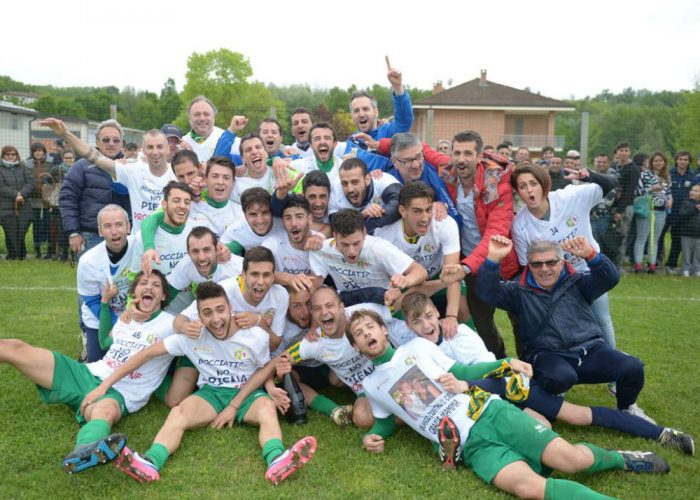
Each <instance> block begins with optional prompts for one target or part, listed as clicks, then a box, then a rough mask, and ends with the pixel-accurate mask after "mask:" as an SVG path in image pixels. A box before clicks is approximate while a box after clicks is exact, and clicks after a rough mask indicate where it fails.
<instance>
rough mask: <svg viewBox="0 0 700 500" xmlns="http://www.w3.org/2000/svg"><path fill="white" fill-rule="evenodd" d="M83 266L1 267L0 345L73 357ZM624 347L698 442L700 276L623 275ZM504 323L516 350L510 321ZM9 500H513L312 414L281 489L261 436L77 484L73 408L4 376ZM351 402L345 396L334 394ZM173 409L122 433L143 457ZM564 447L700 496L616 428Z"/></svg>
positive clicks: (225, 435)
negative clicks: (640, 468)
mask: <svg viewBox="0 0 700 500" xmlns="http://www.w3.org/2000/svg"><path fill="white" fill-rule="evenodd" d="M74 287H75V270H73V269H71V268H70V267H69V266H68V265H67V264H58V263H54V262H44V261H41V262H36V261H28V262H21V263H19V262H5V261H0V337H1V338H20V339H23V340H25V341H27V342H30V343H32V344H34V345H38V346H43V347H46V348H49V349H56V350H59V351H61V352H63V353H66V354H69V355H71V356H73V355H75V354H76V353H77V350H78V341H77V339H78V333H77V332H78V329H77V318H76V312H77V306H76V292H75V290H74ZM610 302H611V308H612V314H613V319H614V321H615V328H616V334H617V340H618V344H619V347H620V348H621V349H623V350H625V351H627V352H630V353H633V354H635V355H637V356H638V357H640V358H641V359H642V360H643V361H644V362H645V364H646V387H645V389H644V391H643V392H642V394H641V397H640V400H639V403H640V405H641V406H642V407H643V408H644V409H645V410H646V411H647V412H648V413H649V414H650V415H651V416H653V417H654V418H655V419H656V420H657V421H658V422H659V423H660V424H662V425H668V426H672V427H676V428H680V429H683V430H685V431H687V432H690V433H692V434H694V435H695V436H696V437H700V418H698V412H697V408H698V404H697V402H694V401H695V400H694V399H693V398H694V397H696V396H697V395H698V394H699V393H700V382H699V378H698V369H697V365H698V360H699V359H700V358H699V356H698V354H697V340H698V339H699V338H700V327H699V326H698V325H699V321H698V319H700V280H697V279H687V278H685V279H684V278H680V277H666V276H625V277H623V279H622V282H621V283H620V284H619V285H618V286H617V287H616V288H615V289H614V290H613V291H612V292H611V300H610ZM497 319H498V323H499V326H500V328H501V331H502V332H503V333H504V337H505V338H506V341H507V343H508V347H509V349H510V351H511V352H512V351H513V348H512V345H513V343H512V335H511V334H510V330H509V323H508V320H507V318H506V317H505V315H503V314H501V313H499V314H498V317H497ZM0 387H1V388H2V391H1V392H2V393H1V394H0V429H1V431H0V432H1V434H0V435H1V436H2V437H1V438H0V498H39V497H50V498H69V497H71V498H87V497H93V498H94V497H103V498H118V497H121V498H129V497H141V496H146V495H148V496H149V497H153V498H175V497H182V498H192V497H203V496H206V497H212V498H220V497H231V496H234V495H237V496H240V497H242V498H302V497H304V496H310V497H318V498H360V497H363V498H419V497H432V498H456V497H461V498H464V497H467V498H505V497H506V496H505V495H502V494H500V493H498V492H497V491H496V490H495V489H494V488H491V487H488V486H486V485H484V484H483V483H482V482H481V481H480V480H478V479H477V478H476V477H475V476H474V475H473V474H472V473H471V472H469V471H468V470H466V469H463V468H462V469H460V470H459V471H458V472H456V473H445V472H443V471H442V470H441V469H440V467H439V465H438V461H437V458H436V457H435V456H434V455H433V452H432V450H431V447H430V446H429V444H428V443H427V442H426V441H425V440H423V439H422V438H420V437H419V436H418V435H417V434H415V433H414V432H413V431H412V430H410V429H406V428H405V429H401V430H400V431H399V432H398V433H397V434H396V435H395V436H394V437H393V438H391V439H390V440H389V442H388V443H387V448H386V451H385V453H384V454H382V455H370V454H369V453H366V452H365V451H363V450H362V449H361V444H360V441H361V437H362V434H363V433H362V431H360V430H358V429H355V428H344V429H340V428H337V427H335V426H334V425H333V424H332V423H331V422H330V420H329V419H328V418H326V417H323V416H321V415H319V414H315V413H311V414H310V422H309V424H307V425H306V426H299V427H296V426H294V427H293V426H289V425H287V424H286V423H284V424H283V433H284V436H285V444H287V445H290V444H291V443H293V442H294V441H295V440H296V439H298V438H300V437H302V436H304V435H307V434H313V435H315V436H316V438H317V439H318V443H319V445H318V450H317V452H316V456H315V457H314V460H313V461H312V462H311V464H310V465H309V466H308V467H306V468H304V469H303V470H301V471H300V473H299V474H298V475H297V477H296V478H294V479H293V480H291V481H288V482H286V483H284V484H282V485H280V486H278V487H273V486H271V485H270V484H268V483H267V482H266V481H265V480H264V478H263V474H264V470H265V467H264V462H263V461H262V459H261V457H260V451H259V447H258V443H257V429H254V428H250V427H235V428H234V429H232V430H224V431H214V430H210V429H201V430H197V431H192V432H190V433H188V434H186V435H185V438H184V440H183V443H182V446H181V448H180V449H179V450H178V451H177V453H176V454H175V455H174V456H173V457H171V459H170V460H169V461H168V463H167V465H166V467H165V469H164V470H163V471H162V476H161V481H160V482H158V483H155V484H151V485H140V484H138V483H136V482H134V481H133V480H131V479H130V478H128V477H126V476H124V475H122V474H121V473H119V472H118V471H116V470H115V469H114V468H113V467H111V466H105V467H100V468H97V469H93V470H89V471H86V472H85V473H83V474H79V475H77V476H68V475H67V474H64V473H63V472H62V471H61V468H60V464H61V459H62V458H63V456H64V455H65V454H66V453H67V452H69V451H70V450H71V449H72V446H73V442H74V438H75V434H76V432H77V429H78V428H77V425H76V424H75V421H74V419H73V417H72V415H71V413H70V411H69V410H68V409H67V408H66V407H62V406H44V405H43V404H41V403H40V401H39V398H38V395H37V393H36V390H35V389H34V387H33V386H32V384H30V383H29V382H28V381H27V380H25V379H24V378H22V377H21V376H20V375H19V374H18V372H17V371H16V370H14V369H13V368H10V367H7V366H0ZM332 395H333V396H334V397H335V398H336V399H338V400H339V401H347V402H350V396H349V395H348V394H345V393H342V392H336V393H332ZM567 399H569V400H571V401H573V402H577V403H582V404H589V405H607V406H612V405H613V404H614V401H613V399H612V398H611V397H610V396H609V395H608V393H607V389H606V387H604V386H587V387H585V386H581V387H577V388H575V389H573V390H571V391H570V392H569V394H567ZM167 412H168V410H167V409H166V408H165V406H163V405H162V404H161V403H159V402H157V401H151V403H149V405H148V406H146V408H144V409H143V410H142V411H140V412H138V413H137V414H134V415H130V416H128V417H127V418H126V419H124V420H123V421H122V422H120V423H119V424H117V426H116V430H118V431H121V432H125V433H127V434H128V435H129V444H130V446H131V447H132V448H134V449H136V450H144V449H146V448H147V447H148V446H149V445H150V443H151V441H152V439H153V437H154V436H155V434H156V432H157V430H158V428H159V427H160V425H161V424H162V422H163V421H164V419H165V417H166V415H167ZM555 430H557V431H559V432H560V433H561V434H562V435H563V437H565V438H567V439H568V440H569V441H574V442H576V441H584V440H585V441H590V442H593V443H596V444H599V445H601V446H604V447H608V448H619V449H648V450H652V451H655V452H658V453H660V454H662V455H663V456H664V457H665V458H666V459H667V460H668V461H669V463H670V464H671V469H672V470H671V473H670V474H668V475H666V476H648V475H647V476H645V475H634V474H629V473H622V472H612V473H602V474H598V475H595V476H586V475H577V476H574V479H576V480H578V481H581V482H583V483H585V484H587V485H589V486H590V487H592V488H594V489H596V490H597V491H600V492H601V493H604V494H606V495H610V496H615V497H620V498H627V499H646V498H648V499H656V498H674V499H679V498H697V497H698V495H700V493H699V492H700V461H699V459H698V457H693V458H690V457H687V456H684V455H682V454H681V453H680V452H678V451H675V450H670V449H667V448H662V447H660V446H659V445H657V444H656V443H653V442H650V441H646V440H643V439H637V438H631V437H627V436H624V435H621V434H618V433H615V432H612V431H608V430H603V429H597V428H586V429H584V430H581V429H577V428H573V427H569V426H566V425H561V424H557V425H555Z"/></svg>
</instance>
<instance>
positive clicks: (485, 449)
mask: <svg viewBox="0 0 700 500" xmlns="http://www.w3.org/2000/svg"><path fill="white" fill-rule="evenodd" d="M348 323H349V324H348V330H347V337H348V339H349V341H350V343H351V344H352V345H353V347H354V348H355V349H356V350H357V351H358V352H359V353H360V354H362V355H364V356H366V357H367V358H369V359H370V360H372V364H373V365H374V368H375V369H374V371H373V372H372V373H371V374H370V375H368V376H367V377H366V378H365V380H364V388H365V392H366V394H367V399H368V400H369V402H370V404H371V408H372V414H373V416H374V418H375V423H374V424H373V426H372V428H371V429H370V431H369V432H368V433H367V434H365V435H364V437H363V440H362V443H363V446H364V447H365V449H366V450H367V451H369V452H371V453H381V452H383V451H384V445H385V440H386V439H388V438H389V437H390V436H391V435H392V434H393V433H394V432H395V430H396V423H395V418H397V417H398V418H400V419H401V420H402V421H403V422H405V424H406V425H407V426H409V427H411V428H412V429H413V430H415V431H416V432H417V433H418V434H420V435H421V436H423V437H424V438H426V439H428V440H430V441H432V442H433V443H435V444H438V445H441V451H442V452H443V453H444V452H447V451H448V450H449V452H450V454H451V456H453V457H461V458H462V459H463V460H464V463H465V464H467V465H468V466H469V467H470V468H471V469H472V470H473V471H474V473H475V474H476V475H477V476H479V477H480V478H481V479H482V480H483V481H485V482H486V483H487V484H493V485H494V486H495V487H496V488H499V489H500V490H503V491H506V492H508V493H511V494H513V495H517V496H519V497H522V498H576V497H579V498H602V496H600V495H596V494H595V493H594V492H592V491H591V490H590V489H588V488H587V487H585V486H583V485H582V484H579V483H575V482H573V481H566V480H563V479H553V478H549V479H547V478H545V477H544V476H543V475H542V474H543V473H546V468H551V469H556V470H561V471H562V472H569V473H574V472H579V471H585V472H588V473H594V472H599V471H603V470H626V471H635V472H656V473H667V472H669V470H670V467H669V465H668V463H667V462H666V461H665V460H664V459H663V458H661V457H659V456H657V455H655V454H654V453H651V452H627V451H625V452H618V451H609V450H604V449H602V448H599V447H597V446H595V445H592V444H588V443H581V444H576V445H572V444H570V443H568V442H567V441H565V440H564V439H562V438H560V437H559V436H558V435H557V434H556V433H555V432H553V431H552V430H550V429H547V428H546V427H544V426H543V425H542V424H540V423H538V422H537V421H536V420H534V419H533V418H532V417H530V416H528V415H526V414H525V413H523V412H521V411H520V410H518V409H517V408H515V407H514V406H513V405H511V404H509V403H507V402H505V401H503V400H501V399H500V398H499V397H498V396H495V395H492V394H490V393H488V392H485V391H483V390H481V389H479V388H478V387H476V386H471V385H469V384H468V383H467V382H465V381H466V380H471V379H475V378H480V377H481V376H482V375H484V374H487V373H488V372H490V371H491V370H493V369H495V368H498V367H500V366H501V362H499V361H496V362H482V363H476V364H474V365H471V366H465V365H462V364H460V363H458V362H456V361H454V360H453V359H450V358H449V357H448V356H447V355H445V354H444V353H443V352H442V351H441V350H440V348H439V347H438V346H436V345H435V344H433V343H431V342H429V341H427V340H425V339H422V338H417V339H414V340H412V341H411V342H408V343H407V344H405V345H402V346H401V347H399V348H397V349H394V348H393V347H392V346H391V345H390V344H389V340H388V338H387V328H386V326H385V325H384V322H383V321H382V318H381V317H380V316H379V315H377V314H375V313H373V312H372V311H356V312H355V313H354V314H353V315H352V316H351V317H350V319H349V321H348ZM507 361H508V366H509V368H510V369H511V370H512V371H514V372H517V373H524V374H526V375H532V367H531V366H530V365H529V364H527V363H523V362H521V361H518V360H514V359H509V360H507ZM416 381H417V382H418V383H420V384H421V385H422V386H424V387H426V389H427V388H429V389H430V390H431V391H430V394H431V398H428V400H429V403H428V404H427V407H426V408H425V411H423V412H415V413H414V412H409V411H408V410H409V408H407V406H406V405H405V404H401V399H400V398H398V397H397V396H398V394H397V392H399V391H400V388H401V387H402V386H403V385H405V384H406V383H407V382H411V383H413V385H414V386H415V382H416ZM399 394H400V393H399ZM452 465H454V462H453V463H452Z"/></svg>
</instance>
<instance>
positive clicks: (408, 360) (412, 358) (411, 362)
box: [403, 356, 416, 366]
mask: <svg viewBox="0 0 700 500" xmlns="http://www.w3.org/2000/svg"><path fill="white" fill-rule="evenodd" d="M403 362H404V363H405V364H406V366H412V365H415V364H416V357H415V356H409V357H407V358H406V359H404V360H403Z"/></svg>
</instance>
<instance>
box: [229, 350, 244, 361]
mask: <svg viewBox="0 0 700 500" xmlns="http://www.w3.org/2000/svg"><path fill="white" fill-rule="evenodd" d="M233 358H234V359H235V360H237V361H243V360H244V359H246V358H248V351H244V350H242V349H237V350H236V352H234V353H233Z"/></svg>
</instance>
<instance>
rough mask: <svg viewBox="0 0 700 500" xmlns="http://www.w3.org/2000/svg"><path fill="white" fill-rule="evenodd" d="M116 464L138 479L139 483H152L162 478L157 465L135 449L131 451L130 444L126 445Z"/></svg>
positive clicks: (118, 467)
mask: <svg viewBox="0 0 700 500" xmlns="http://www.w3.org/2000/svg"><path fill="white" fill-rule="evenodd" d="M114 466H115V467H116V468H117V469H119V470H120V471H122V472H123V473H124V474H127V475H129V476H131V477H133V478H134V479H136V480H137V481H138V482H139V483H150V482H152V481H158V480H159V479H160V474H159V473H158V469H156V466H155V465H153V464H152V463H151V461H150V460H148V459H147V458H144V457H142V456H141V455H139V454H138V453H136V452H135V451H131V450H130V449H129V447H128V446H125V447H124V449H123V450H122V452H121V455H119V458H117V460H115V462H114Z"/></svg>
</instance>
